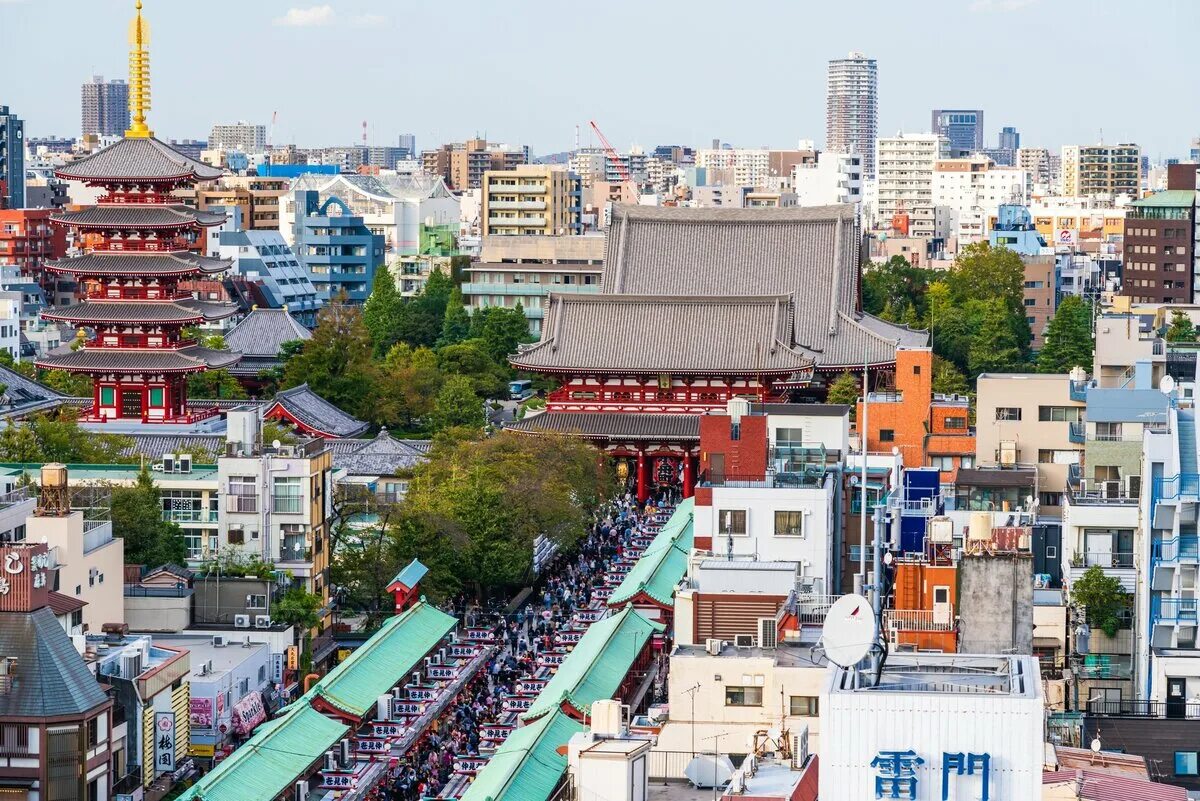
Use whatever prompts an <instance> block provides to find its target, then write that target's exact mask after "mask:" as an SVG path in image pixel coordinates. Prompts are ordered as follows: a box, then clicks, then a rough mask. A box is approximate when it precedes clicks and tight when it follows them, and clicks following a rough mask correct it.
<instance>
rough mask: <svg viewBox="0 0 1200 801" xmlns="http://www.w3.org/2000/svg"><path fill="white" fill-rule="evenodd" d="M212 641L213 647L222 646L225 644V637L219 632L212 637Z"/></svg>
mask: <svg viewBox="0 0 1200 801" xmlns="http://www.w3.org/2000/svg"><path fill="white" fill-rule="evenodd" d="M212 642H213V648H224V647H225V644H226V640H225V637H224V635H221V634H217V635H215V636H214V637H213V640H212Z"/></svg>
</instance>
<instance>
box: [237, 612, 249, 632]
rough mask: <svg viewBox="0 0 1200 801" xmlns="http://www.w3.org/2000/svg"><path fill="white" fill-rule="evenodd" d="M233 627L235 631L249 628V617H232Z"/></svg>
mask: <svg viewBox="0 0 1200 801" xmlns="http://www.w3.org/2000/svg"><path fill="white" fill-rule="evenodd" d="M233 627H234V628H235V629H248V628H250V616H249V615H234V616H233Z"/></svg>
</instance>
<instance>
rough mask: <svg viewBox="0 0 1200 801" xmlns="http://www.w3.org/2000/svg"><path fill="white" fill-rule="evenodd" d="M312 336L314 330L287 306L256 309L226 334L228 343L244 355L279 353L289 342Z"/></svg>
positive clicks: (271, 354) (226, 342) (231, 347)
mask: <svg viewBox="0 0 1200 801" xmlns="http://www.w3.org/2000/svg"><path fill="white" fill-rule="evenodd" d="M296 339H312V332H311V331H309V330H308V329H307V328H305V327H304V326H302V325H301V324H300V323H299V322H297V321H296V318H295V317H293V316H292V315H291V314H289V313H288V312H287V310H286V309H254V310H252V311H251V312H250V313H249V314H247V315H246V316H245V317H243V318H242V320H241V321H240V322H239V323H238V324H237V325H235V326H234V327H233V328H231V329H229V331H228V332H226V334H225V344H227V345H229V347H230V349H232V350H236V351H239V352H241V354H242V355H243V356H269V357H272V358H274V357H276V356H278V355H279V349H280V348H281V347H282V346H283V343H285V342H291V341H292V340H296Z"/></svg>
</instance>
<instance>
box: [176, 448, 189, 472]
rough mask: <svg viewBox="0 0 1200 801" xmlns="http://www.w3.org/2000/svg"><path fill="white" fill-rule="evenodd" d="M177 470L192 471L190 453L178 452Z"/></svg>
mask: <svg viewBox="0 0 1200 801" xmlns="http://www.w3.org/2000/svg"><path fill="white" fill-rule="evenodd" d="M178 472H180V473H190V472H192V455H191V454H190V453H181V454H179V463H178Z"/></svg>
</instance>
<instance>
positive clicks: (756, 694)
mask: <svg viewBox="0 0 1200 801" xmlns="http://www.w3.org/2000/svg"><path fill="white" fill-rule="evenodd" d="M725 706H762V687H726V688H725Z"/></svg>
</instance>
